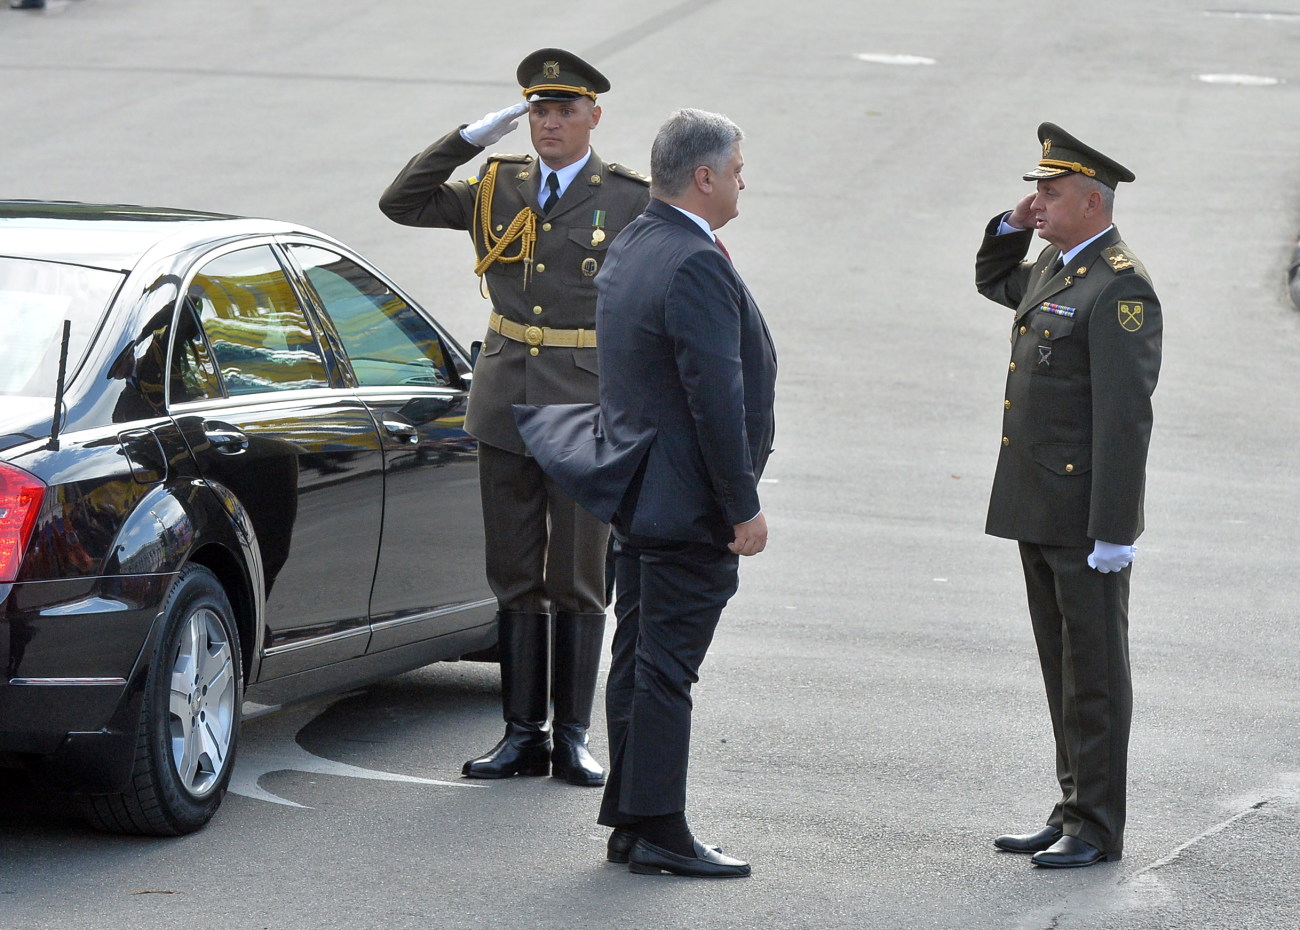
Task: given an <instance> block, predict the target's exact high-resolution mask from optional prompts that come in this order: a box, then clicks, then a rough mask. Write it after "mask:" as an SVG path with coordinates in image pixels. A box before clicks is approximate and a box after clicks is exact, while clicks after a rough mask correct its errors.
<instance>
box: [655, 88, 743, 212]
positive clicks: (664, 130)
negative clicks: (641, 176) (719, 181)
mask: <svg viewBox="0 0 1300 930" xmlns="http://www.w3.org/2000/svg"><path fill="white" fill-rule="evenodd" d="M744 138H745V134H744V133H743V132H741V131H740V127H739V126H737V125H736V124H735V123H733V122H732V121H731V120H729V119H727V118H726V117H725V116H723V115H722V114H721V113H709V112H707V111H705V110H695V109H689V108H688V109H682V110H678V111H677V112H675V113H673V114H672V115H671V116H669V117H668V120H667V122H665V123H664V124H663V125H662V126H660V127H659V134H658V135H656V136H655V141H654V145H652V146H651V147H650V176H651V182H650V193H651V195H652V196H655V197H659V198H660V199H662V198H664V197H676V196H678V195H679V194H682V193H684V192H685V191H686V189H687V188H688V187H689V186H690V184H691V182H692V179H693V178H694V177H695V169H696V168H698V167H700V166H701V165H708V166H709V167H710V168H712V169H713V170H714V171H717V172H721V171H722V170H723V169H724V168H726V166H727V162H729V161H730V160H731V154H732V152H731V150H732V148H733V147H734V146H735V144H736V143H737V142H740V141H741V140H742V139H744Z"/></svg>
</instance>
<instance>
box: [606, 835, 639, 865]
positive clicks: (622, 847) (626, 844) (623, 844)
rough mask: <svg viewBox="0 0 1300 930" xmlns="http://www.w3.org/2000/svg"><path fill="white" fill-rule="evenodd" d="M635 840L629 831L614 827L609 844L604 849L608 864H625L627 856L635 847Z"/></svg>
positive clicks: (634, 836)
mask: <svg viewBox="0 0 1300 930" xmlns="http://www.w3.org/2000/svg"><path fill="white" fill-rule="evenodd" d="M636 839H637V837H636V834H635V833H633V832H632V831H631V830H627V829H624V828H623V827H615V828H614V832H613V833H611V834H610V835H609V843H608V844H607V845H606V847H605V849H606V854H605V858H606V859H608V860H609V861H610V862H627V854H628V853H629V852H631V851H632V847H633V846H635V845H636Z"/></svg>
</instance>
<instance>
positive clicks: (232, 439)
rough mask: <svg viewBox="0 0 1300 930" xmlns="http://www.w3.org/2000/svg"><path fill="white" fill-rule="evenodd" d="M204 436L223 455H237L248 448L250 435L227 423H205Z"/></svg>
mask: <svg viewBox="0 0 1300 930" xmlns="http://www.w3.org/2000/svg"><path fill="white" fill-rule="evenodd" d="M203 435H204V436H206V437H207V439H208V442H210V443H212V446H213V448H215V449H216V450H217V451H218V452H220V453H222V454H223V455H237V454H239V453H240V452H243V451H244V450H245V449H247V448H248V434H246V433H242V432H240V431H239V430H237V429H235V428H234V427H233V426H231V425H229V424H227V423H213V422H205V423H204V424H203Z"/></svg>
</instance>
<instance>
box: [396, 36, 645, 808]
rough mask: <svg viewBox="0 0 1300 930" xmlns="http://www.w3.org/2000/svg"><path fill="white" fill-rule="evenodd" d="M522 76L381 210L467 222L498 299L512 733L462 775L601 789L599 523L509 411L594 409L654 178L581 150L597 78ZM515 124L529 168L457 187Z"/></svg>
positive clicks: (487, 450)
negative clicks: (608, 286) (607, 318)
mask: <svg viewBox="0 0 1300 930" xmlns="http://www.w3.org/2000/svg"><path fill="white" fill-rule="evenodd" d="M517 77H518V80H519V83H520V86H521V87H523V96H524V102H522V103H518V104H515V105H513V106H510V107H507V108H505V109H504V110H500V111H498V112H496V113H489V114H488V115H486V116H484V117H483V118H482V119H480V120H479V121H478V122H476V123H472V124H469V125H465V126H461V127H459V128H457V129H453V130H452V131H451V132H450V133H448V134H447V135H446V136H444V137H443V138H441V139H439V140H438V141H437V142H434V143H433V144H432V145H430V146H429V147H428V148H427V149H425V150H424V151H423V152H421V153H420V154H419V155H416V156H415V157H414V158H413V159H411V161H410V163H409V164H408V165H407V166H406V167H405V168H403V169H402V171H401V173H400V174H399V175H398V176H397V178H396V179H395V180H394V181H393V183H392V184H390V185H389V187H388V189H387V190H386V191H384V194H383V196H382V197H381V198H380V201H379V206H380V209H381V210H383V212H384V213H385V214H386V215H387V216H388V217H389V218H390V219H392V220H394V221H395V222H398V223H402V224H405V225H407V226H433V227H442V228H449V229H462V230H467V231H468V232H469V234H470V236H471V238H472V239H473V241H474V248H475V251H476V254H477V258H478V262H477V266H476V268H475V271H476V273H477V274H479V275H480V279H481V282H482V286H483V287H485V288H486V296H489V297H490V298H491V300H492V312H491V314H490V316H489V320H488V330H487V335H486V336H485V337H484V340H483V347H482V350H481V351H480V353H479V355H478V360H477V362H476V364H475V368H474V379H473V386H472V387H471V389H470V398H469V410H468V413H467V416H466V423H465V427H466V429H467V430H468V431H469V432H470V433H471V434H472V435H473V436H475V437H476V438H477V439H478V440H479V475H480V481H481V485H482V496H483V518H484V523H485V526H486V532H487V575H488V582H489V583H490V585H491V586H492V590H493V593H494V594H495V595H496V597H497V603H498V613H497V622H498V627H499V633H500V635H499V644H500V654H501V691H502V706H503V712H504V716H505V719H506V734H505V737H504V738H503V739H502V740H501V741H500V742H499V743H498V744H497V745H496V746H495V747H494V748H493V749H492V750H491V751H490V752H489V753H488V754H487V755H485V756H483V757H481V758H478V759H473V760H471V761H469V762H466V763H465V767H464V770H463V771H464V774H465V775H467V776H470V777H474V778H504V777H507V776H510V775H516V774H521V775H545V774H547V773H548V772H549V773H551V774H552V775H554V776H555V777H556V778H561V779H564V780H566V781H568V782H569V783H571V784H575V785H589V786H599V785H603V784H604V782H605V772H604V770H603V769H602V768H601V766H600V765H599V763H597V762H596V761H595V759H593V758H592V756H591V753H590V752H589V751H588V748H587V728H588V726H589V725H590V722H591V709H592V701H593V697H594V694H595V687H596V674H597V670H598V667H599V664H600V650H601V645H602V642H603V633H604V624H605V606H606V590H605V552H606V543H607V539H608V533H609V530H608V527H606V526H605V525H603V524H602V523H600V522H599V521H597V520H596V518H595V517H593V516H591V514H589V513H588V512H587V511H585V510H583V509H582V508H581V507H579V506H578V505H577V504H575V503H574V502H573V500H572V499H571V498H570V497H568V496H567V495H565V494H564V493H563V492H561V491H560V490H559V489H558V488H557V487H556V486H555V485H554V484H553V483H552V482H551V481H549V479H547V478H546V476H545V475H543V474H542V472H541V470H540V469H539V468H537V465H536V463H535V462H534V461H533V460H532V458H530V457H528V456H527V455H526V453H525V449H524V446H523V443H522V442H521V441H520V439H519V434H518V432H517V431H516V429H515V421H514V415H513V413H512V411H511V405H513V404H572V403H596V402H597V400H598V399H599V379H598V368H597V361H596V287H595V278H596V273H597V272H598V271H599V270H600V267H601V264H602V263H603V261H604V258H605V251H606V249H607V248H608V247H609V244H610V242H611V241H612V240H613V238H614V236H615V235H616V234H617V233H618V231H619V230H621V229H622V228H623V227H624V226H626V225H627V224H628V223H630V222H631V221H632V220H633V219H634V218H635V217H637V216H638V215H639V214H640V213H641V211H642V210H643V209H644V208H645V206H646V204H647V202H648V201H649V186H648V185H649V182H648V180H647V179H646V178H645V177H644V176H642V175H640V174H638V173H637V172H635V171H632V170H631V169H628V168H624V167H622V166H621V165H617V164H613V163H610V162H605V161H602V160H601V158H600V157H599V156H598V155H596V153H595V152H594V151H592V150H591V146H590V139H591V131H592V130H593V129H595V127H596V124H597V123H598V122H599V121H600V115H601V109H600V107H599V106H597V105H596V95H597V94H598V93H604V92H605V91H607V90H609V82H608V81H607V80H606V79H605V77H604V76H603V75H602V74H601V73H600V72H599V71H597V70H596V69H595V68H593V67H592V66H591V65H589V64H588V63H587V62H585V61H583V60H582V59H581V58H578V57H577V56H576V55H572V54H570V53H568V52H566V51H563V50H561V49H555V48H544V49H540V50H538V51H536V52H534V53H532V54H531V55H529V56H528V57H527V58H525V59H524V60H523V61H522V62H521V63H520V65H519V68H518V72H517ZM525 114H526V115H527V118H528V123H529V127H530V129H531V132H532V141H533V147H534V148H535V149H536V151H537V156H538V157H537V158H534V157H533V156H532V155H490V156H488V157H487V160H486V163H485V164H484V165H483V166H482V167H481V168H480V169H479V173H478V175H477V176H475V177H472V178H469V179H467V180H463V181H451V180H449V178H450V176H451V173H452V171H454V170H455V169H456V168H457V167H458V166H459V165H462V164H464V163H465V162H466V161H468V160H469V159H472V158H474V157H476V156H477V155H478V154H479V153H480V152H482V151H483V149H484V147H486V146H488V145H492V144H494V143H496V142H497V141H499V140H500V139H501V138H502V137H503V136H505V135H506V134H507V133H508V132H510V131H511V130H512V129H514V128H515V125H516V121H517V120H518V119H519V118H520V117H521V116H524V115H525ZM552 613H553V614H554V623H553V624H552V619H551V615H552ZM552 630H553V633H554V635H553V636H552ZM552 640H553V642H552ZM552 654H553V656H554V668H553V670H554V676H553V678H554V691H553V697H554V724H555V725H554V731H553V733H552V728H551V726H550V716H551V714H550V704H551V698H552Z"/></svg>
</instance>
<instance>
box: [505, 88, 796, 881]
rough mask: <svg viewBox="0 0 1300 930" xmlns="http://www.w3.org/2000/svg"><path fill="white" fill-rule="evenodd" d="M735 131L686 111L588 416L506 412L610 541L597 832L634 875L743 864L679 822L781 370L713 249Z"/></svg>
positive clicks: (621, 264) (667, 128)
mask: <svg viewBox="0 0 1300 930" xmlns="http://www.w3.org/2000/svg"><path fill="white" fill-rule="evenodd" d="M741 138H742V135H741V132H740V129H739V128H738V127H737V126H736V125H735V124H734V123H732V122H731V121H730V120H728V119H727V118H726V117H723V116H719V115H717V114H713V113H705V112H702V111H699V110H681V111H678V112H677V113H675V114H673V116H672V117H671V118H670V119H669V120H668V121H667V122H666V123H665V124H664V125H663V127H662V128H661V129H660V131H659V134H658V136H657V137H656V138H655V142H654V146H653V148H652V151H651V156H650V161H651V169H652V170H651V173H652V176H653V181H652V184H651V191H650V193H651V201H650V205H649V207H647V208H646V211H645V213H643V214H642V215H641V216H640V217H638V218H637V219H636V220H635V221H633V222H632V223H631V224H629V225H628V226H627V228H625V229H624V230H623V232H622V234H620V236H619V238H618V239H617V240H616V241H615V243H614V245H613V247H612V248H611V249H610V250H609V255H608V258H607V259H606V262H605V268H604V270H602V271H601V273H600V275H599V276H598V278H597V280H596V284H597V287H598V288H599V290H600V299H599V302H598V305H597V310H596V329H597V332H598V333H599V336H600V345H599V352H600V362H601V371H602V373H603V375H602V378H601V387H600V407H599V408H598V409H596V408H591V407H584V406H581V405H570V406H561V407H532V408H522V407H517V408H516V416H517V418H518V420H519V423H520V435H521V436H522V437H523V440H524V442H525V444H526V445H527V446H528V448H529V450H530V451H531V452H532V453H533V454H534V455H535V456H536V457H537V460H538V463H539V464H540V465H541V467H542V468H543V469H544V470H545V471H546V472H547V474H548V475H549V476H550V477H551V478H552V479H554V480H555V481H556V482H557V483H558V484H559V485H560V486H561V487H562V488H564V489H565V490H567V491H568V492H569V493H571V494H573V495H574V497H575V498H576V499H577V500H578V501H579V503H581V504H583V505H584V506H586V507H588V508H589V509H591V511H592V512H593V513H594V514H595V515H596V516H598V517H600V518H601V519H605V520H611V521H612V523H613V527H614V535H615V538H616V540H617V541H618V545H617V552H616V556H615V559H616V573H617V579H618V596H617V600H616V602H615V614H616V616H617V619H618V628H617V630H616V632H615V634H614V647H613V662H612V664H611V667H610V673H609V682H608V685H607V686H606V690H605V706H606V716H607V722H608V725H609V742H610V756H611V759H610V774H609V781H608V783H607V784H606V786H605V795H604V799H603V802H602V804H601V809H600V816H599V822H600V823H601V824H604V825H605V826H609V827H613V828H614V830H613V833H612V834H611V836H610V840H609V858H610V860H611V861H614V862H628V863H629V868H630V869H631V870H632V871H634V872H640V873H647V874H650V873H653V874H659V873H661V872H671V873H675V874H679V875H694V876H709V877H726V876H741V875H748V874H749V864H748V863H746V862H742V861H740V860H738V859H734V858H731V857H729V856H725V855H723V854H722V853H721V852H720V851H719V849H718V848H717V847H714V846H708V845H705V844H703V843H700V842H699V841H698V840H696V839H695V838H694V836H693V835H692V833H691V831H690V828H689V826H688V825H687V822H686V769H687V759H688V755H689V748H690V725H691V684H692V683H693V682H695V681H697V680H698V672H699V667H700V663H701V662H702V661H703V660H704V655H705V652H706V651H707V650H708V647H709V643H710V642H711V641H712V638H713V632H714V629H715V628H716V627H717V624H718V620H719V618H720V616H721V614H722V609H723V607H724V606H725V605H726V603H727V601H728V599H730V597H731V596H732V595H733V594H734V593H735V591H736V587H737V581H738V575H737V569H738V563H739V557H740V556H742V555H755V554H757V553H759V552H761V551H763V548H764V546H765V545H766V543H767V521H766V518H765V517H764V516H763V511H762V507H761V506H760V504H759V499H758V479H759V476H760V475H761V474H762V472H763V466H764V464H765V463H766V461H767V456H768V453H769V452H770V451H771V446H772V436H773V416H772V405H773V398H774V391H775V383H776V353H775V350H774V348H773V346H772V340H771V337H770V335H769V333H768V330H767V325H766V324H765V323H764V321H763V317H762V315H761V314H760V313H759V310H758V307H757V305H756V304H755V303H754V300H753V298H752V297H751V296H750V294H749V291H748V290H747V289H746V287H745V285H744V282H743V281H741V279H740V275H738V274H737V273H736V270H735V268H734V267H733V266H732V264H731V261H730V259H729V257H728V256H727V254H726V251H725V250H724V249H723V247H722V244H721V243H720V242H718V241H717V240H716V236H715V234H714V231H715V230H717V229H719V228H720V227H722V226H723V225H724V224H726V223H727V221H729V220H731V219H732V218H733V217H735V216H736V215H737V212H738V211H737V200H738V197H739V194H740V191H742V190H743V189H744V187H745V183H744V181H743V179H742V177H741V168H742V165H743V157H742V155H741V151H740V141H741Z"/></svg>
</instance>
